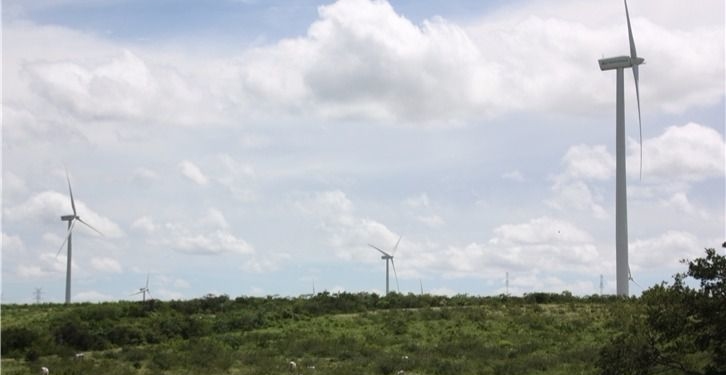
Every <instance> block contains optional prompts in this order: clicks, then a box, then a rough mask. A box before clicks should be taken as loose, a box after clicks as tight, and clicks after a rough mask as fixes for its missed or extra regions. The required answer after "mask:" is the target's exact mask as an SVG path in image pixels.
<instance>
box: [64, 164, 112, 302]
mask: <svg viewBox="0 0 726 375" xmlns="http://www.w3.org/2000/svg"><path fill="white" fill-rule="evenodd" d="M66 180H67V181H68V193H69V194H70V196H71V208H72V209H73V214H72V215H63V216H61V220H62V221H67V222H68V232H67V233H66V236H65V238H64V239H63V243H62V244H61V245H60V248H59V249H58V253H57V254H56V255H55V256H56V257H58V255H60V253H61V251H62V250H63V245H65V244H66V243H68V256H67V257H66V303H71V255H72V251H71V250H72V248H71V235H72V234H73V228H74V227H75V225H76V220H78V221H80V222H81V223H83V225H85V226H87V227H89V228H91V229H92V230H93V231H94V232H96V233H98V234H100V235H102V236H103V233H101V232H99V231H98V229H96V228H94V227H92V226H91V224H88V223H86V222H85V221H83V219H81V217H80V216H78V213H77V212H76V203H75V201H74V200H73V189H71V178H70V177H68V171H66Z"/></svg>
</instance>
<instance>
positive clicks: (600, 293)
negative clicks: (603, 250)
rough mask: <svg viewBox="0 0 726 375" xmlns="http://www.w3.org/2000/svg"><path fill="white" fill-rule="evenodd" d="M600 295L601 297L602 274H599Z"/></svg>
mask: <svg viewBox="0 0 726 375" xmlns="http://www.w3.org/2000/svg"><path fill="white" fill-rule="evenodd" d="M600 295H601V296H602V274H600Z"/></svg>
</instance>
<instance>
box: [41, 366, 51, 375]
mask: <svg viewBox="0 0 726 375" xmlns="http://www.w3.org/2000/svg"><path fill="white" fill-rule="evenodd" d="M49 373H50V372H48V368H47V367H41V368H40V375H48V374H49Z"/></svg>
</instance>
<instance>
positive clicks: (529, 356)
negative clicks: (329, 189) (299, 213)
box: [2, 252, 726, 375]
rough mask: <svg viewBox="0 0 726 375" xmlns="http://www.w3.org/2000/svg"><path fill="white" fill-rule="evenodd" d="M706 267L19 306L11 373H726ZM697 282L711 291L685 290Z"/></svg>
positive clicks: (9, 309)
mask: <svg viewBox="0 0 726 375" xmlns="http://www.w3.org/2000/svg"><path fill="white" fill-rule="evenodd" d="M714 259H715V260H716V261H718V262H721V263H719V264H718V266H717V267H721V268H720V271H717V272H715V273H714V270H713V269H712V268H713V267H710V265H713V263H714V262H716V261H715V260H714ZM704 262H705V263H704ZM693 264H694V263H692V265H693ZM695 264H700V265H701V268H698V267H697V266H696V268H693V269H692V268H689V272H688V274H685V275H681V276H677V277H676V282H675V284H674V285H673V286H670V287H667V286H665V285H660V286H656V287H654V288H652V289H650V290H648V291H646V292H645V293H644V295H643V297H642V298H640V299H619V298H614V297H598V296H593V297H585V298H578V297H573V296H572V295H571V294H570V293H568V292H564V293H562V294H547V293H534V294H530V295H526V296H525V297H523V298H512V297H504V296H499V297H473V296H466V295H459V296H454V297H451V298H446V297H439V296H430V295H424V296H416V295H411V294H409V295H400V294H391V295H389V296H387V297H380V296H378V295H375V294H349V293H341V294H335V295H331V294H328V293H321V294H318V295H316V296H314V297H312V298H308V299H303V298H294V299H284V298H272V297H268V298H252V297H239V298H235V299H231V298H229V297H227V296H224V295H223V296H212V295H209V296H206V297H204V298H200V299H194V300H189V301H169V302H162V301H147V302H145V303H141V302H117V303H101V304H72V305H69V306H64V305H55V304H45V305H5V306H3V309H2V373H3V374H8V375H10V374H28V373H37V372H38V370H39V368H40V367H41V366H46V367H48V368H50V369H51V374H54V375H56V374H91V373H103V374H111V375H113V374H182V375H184V374H200V373H204V374H208V375H215V374H289V373H302V374H338V375H345V374H382V375H384V374H396V373H397V372H398V371H400V370H404V371H405V373H406V374H598V373H603V374H616V373H617V374H636V373H637V374H641V373H643V374H647V373H674V374H675V373H698V374H719V373H723V360H722V358H724V356H723V355H722V354H723V353H724V351H723V350H724V341H723V340H724V339H723V337H726V335H724V334H723V332H724V331H723V328H724V319H723V316H724V315H723V311H724V309H723V306H725V304H724V303H723V298H724V293H723V292H724V289H723V288H724V286H723V285H724V282H723V280H724V277H723V275H724V273H726V271H724V266H726V262H724V261H723V257H721V258H718V256H717V255H715V254H713V253H712V252H709V253H707V258H706V259H705V260H703V262H701V263H695ZM699 269H700V270H701V271H702V273H699V272H701V271H698V270H699ZM719 272H720V273H719ZM686 276H690V277H696V278H697V279H699V280H701V281H702V285H701V289H699V290H692V289H689V288H688V287H686V286H684V284H683V280H684V278H685V277H686ZM709 280H710V281H709ZM704 283H705V284H704ZM678 291H679V292H678ZM677 293H681V294H677ZM719 293H720V294H719ZM718 298H720V299H718ZM699 314H700V315H699ZM663 327H669V329H670V330H669V331H668V332H666V333H660V331H658V329H659V328H663ZM684 336H685V338H684ZM653 337H656V338H657V340H656V341H652V340H651V339H652V338H653ZM649 340H650V341H649ZM683 348H686V349H688V351H685V352H682V353H683V354H682V355H680V357H679V356H678V355H677V354H678V353H681V351H682V349H683ZM636 349H637V350H636ZM641 350H642V351H643V352H640V351H641ZM631 351H632V353H631ZM76 353H84V356H83V358H82V359H79V358H76ZM643 353H645V354H643ZM653 353H656V354H657V355H655V357H653V356H652V355H651V354H653ZM654 358H656V359H658V360H660V359H661V358H668V360H669V361H680V362H679V363H682V364H683V365H684V366H689V367H687V368H688V370H689V371H693V372H679V369H678V368H675V367H664V366H663V365H662V364H661V362H658V361H654ZM719 358H721V359H719ZM290 361H295V362H296V363H297V370H296V371H292V370H291V369H289V368H288V363H289V362H290ZM719 361H721V362H719ZM618 366H620V367H618ZM648 366H650V367H648ZM719 366H720V367H719ZM681 369H682V368H681ZM651 370H652V371H651ZM719 371H721V372H719Z"/></svg>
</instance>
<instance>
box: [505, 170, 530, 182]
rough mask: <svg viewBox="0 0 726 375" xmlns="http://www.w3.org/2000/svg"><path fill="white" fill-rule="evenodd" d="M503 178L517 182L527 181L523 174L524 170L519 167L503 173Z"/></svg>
mask: <svg viewBox="0 0 726 375" xmlns="http://www.w3.org/2000/svg"><path fill="white" fill-rule="evenodd" d="M502 178H503V179H505V180H511V181H516V182H524V181H525V178H524V175H522V172H520V171H519V170H517V169H515V170H512V171H509V172H506V173H504V174H502Z"/></svg>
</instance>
